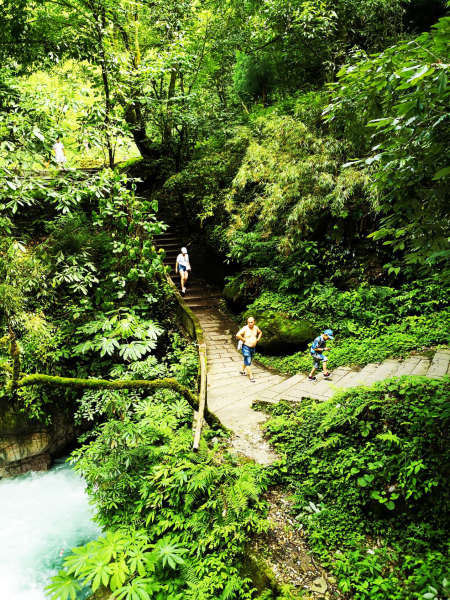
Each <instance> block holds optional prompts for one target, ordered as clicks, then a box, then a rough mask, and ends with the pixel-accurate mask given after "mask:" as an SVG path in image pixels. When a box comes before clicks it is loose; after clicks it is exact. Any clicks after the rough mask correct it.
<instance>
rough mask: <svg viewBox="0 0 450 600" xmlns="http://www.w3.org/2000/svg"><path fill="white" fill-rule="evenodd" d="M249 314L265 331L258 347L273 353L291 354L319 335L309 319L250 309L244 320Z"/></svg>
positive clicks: (245, 319) (278, 312)
mask: <svg viewBox="0 0 450 600" xmlns="http://www.w3.org/2000/svg"><path fill="white" fill-rule="evenodd" d="M249 316H253V317H255V321H256V324H257V325H258V327H259V328H260V329H261V331H262V333H263V336H262V339H261V341H260V342H259V344H258V347H260V348H263V349H265V350H267V351H268V352H270V353H273V354H289V353H290V352H294V351H295V350H302V349H304V348H305V345H306V344H308V343H309V342H312V341H313V340H314V338H315V337H317V335H318V331H317V330H316V329H315V328H314V327H313V325H311V323H310V322H309V321H306V319H293V318H292V317H289V315H288V314H286V313H284V312H280V311H274V310H273V311H272V310H265V311H264V312H255V311H251V310H248V311H246V312H245V314H244V322H246V321H247V319H248V317H249Z"/></svg>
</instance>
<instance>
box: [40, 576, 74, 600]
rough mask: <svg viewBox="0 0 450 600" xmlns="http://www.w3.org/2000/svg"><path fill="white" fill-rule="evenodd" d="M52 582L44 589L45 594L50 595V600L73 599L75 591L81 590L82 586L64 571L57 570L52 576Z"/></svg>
mask: <svg viewBox="0 0 450 600" xmlns="http://www.w3.org/2000/svg"><path fill="white" fill-rule="evenodd" d="M52 582H53V583H51V584H50V585H48V586H47V587H46V588H45V590H48V593H47V596H50V595H51V597H52V598H51V600H58V598H60V599H61V600H67V598H69V596H70V598H71V600H75V599H76V596H77V592H79V591H81V589H82V586H81V585H80V584H79V583H78V582H77V581H76V579H75V578H74V577H73V576H72V575H69V574H68V573H67V572H66V571H59V573H58V575H55V577H52Z"/></svg>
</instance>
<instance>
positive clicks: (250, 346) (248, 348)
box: [236, 317, 262, 383]
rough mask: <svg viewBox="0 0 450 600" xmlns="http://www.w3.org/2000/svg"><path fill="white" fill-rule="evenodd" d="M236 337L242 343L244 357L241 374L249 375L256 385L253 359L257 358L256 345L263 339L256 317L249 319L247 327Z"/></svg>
mask: <svg viewBox="0 0 450 600" xmlns="http://www.w3.org/2000/svg"><path fill="white" fill-rule="evenodd" d="M236 337H237V339H238V340H239V341H240V342H242V348H241V351H242V356H243V357H244V364H243V366H242V371H240V374H241V375H246V374H247V373H248V376H249V377H250V381H251V382H252V383H255V378H254V377H253V373H252V359H253V357H254V356H255V348H256V344H257V343H258V342H259V340H260V339H261V337H262V331H261V329H260V328H259V327H257V326H256V325H255V318H254V317H249V318H248V319H247V325H245V327H243V328H242V329H241V330H240V331H238V332H237V334H236Z"/></svg>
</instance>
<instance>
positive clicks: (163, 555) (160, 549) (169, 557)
mask: <svg viewBox="0 0 450 600" xmlns="http://www.w3.org/2000/svg"><path fill="white" fill-rule="evenodd" d="M153 552H154V554H155V556H156V558H157V560H158V561H160V562H161V563H162V566H163V568H165V567H166V566H167V565H169V566H170V567H172V569H176V568H177V565H184V562H185V561H184V560H183V559H182V558H181V555H183V554H185V553H186V552H187V550H186V549H185V548H183V546H182V545H181V544H178V543H177V542H172V540H171V539H170V538H169V537H165V538H163V539H162V540H159V542H158V543H157V544H156V545H155V548H154V551H153Z"/></svg>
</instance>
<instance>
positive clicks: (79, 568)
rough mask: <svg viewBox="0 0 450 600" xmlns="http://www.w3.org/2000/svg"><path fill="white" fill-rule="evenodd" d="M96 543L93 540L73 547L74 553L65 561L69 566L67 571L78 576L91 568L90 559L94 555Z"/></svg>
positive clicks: (65, 564)
mask: <svg viewBox="0 0 450 600" xmlns="http://www.w3.org/2000/svg"><path fill="white" fill-rule="evenodd" d="M93 550H94V544H93V543H92V542H91V543H89V544H87V545H86V546H81V547H80V548H72V554H71V555H70V556H68V557H67V558H66V559H65V561H64V566H65V567H68V569H67V573H68V574H69V575H70V574H72V573H73V574H74V575H76V576H78V575H80V574H82V573H83V572H84V571H85V570H87V569H88V568H89V561H90V560H91V559H92V557H93V554H94V552H93Z"/></svg>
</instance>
